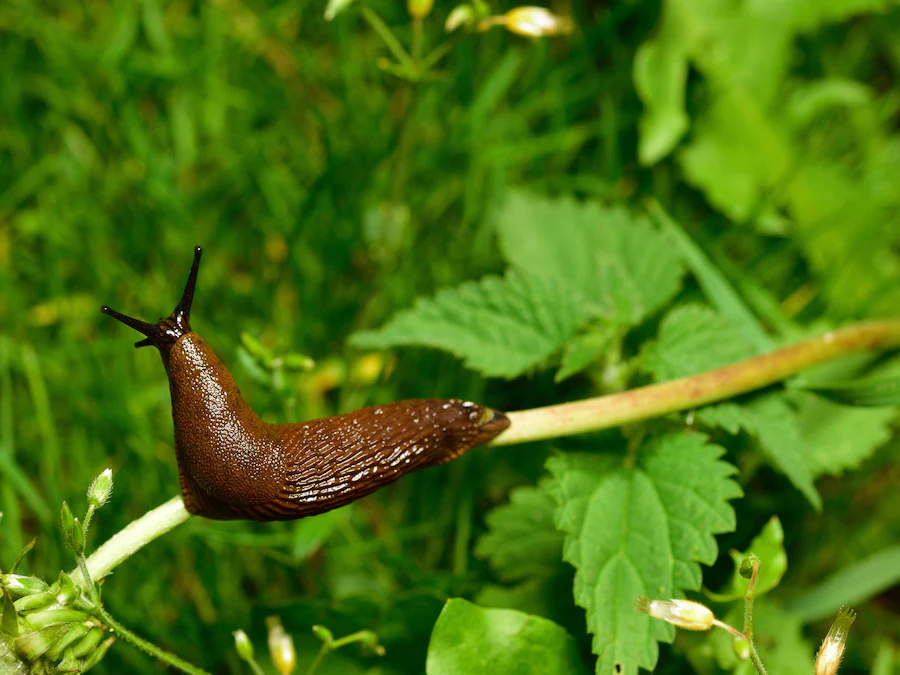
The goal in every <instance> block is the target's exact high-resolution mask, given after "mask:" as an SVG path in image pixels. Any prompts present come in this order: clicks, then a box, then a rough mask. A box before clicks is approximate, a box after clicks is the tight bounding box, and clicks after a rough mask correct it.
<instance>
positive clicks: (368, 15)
mask: <svg viewBox="0 0 900 675" xmlns="http://www.w3.org/2000/svg"><path fill="white" fill-rule="evenodd" d="M359 11H360V13H361V14H362V17H363V18H364V19H365V20H366V21H367V22H368V23H369V25H370V26H371V27H372V30H374V31H375V32H376V33H378V37H380V38H381V39H382V40H383V41H384V44H386V45H387V48H388V49H390V50H391V53H392V54H393V55H394V58H395V59H397V61H398V62H399V63H400V65H402V66H403V67H404V68H406V69H408V70H410V71H415V70H416V65H415V64H414V63H413V60H412V58H410V56H409V54H407V53H406V50H405V49H403V45H401V44H400V41H399V40H398V39H397V36H396V35H394V33H393V32H392V31H391V29H390V28H388V26H387V24H386V23H385V22H384V21H382V20H381V17H380V16H378V15H377V14H376V13H375V12H374V11H373V10H372V9H370V8H369V7H366V6H365V5H363V6H362V7H360V8H359Z"/></svg>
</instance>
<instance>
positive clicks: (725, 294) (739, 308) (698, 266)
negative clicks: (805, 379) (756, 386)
mask: <svg viewBox="0 0 900 675" xmlns="http://www.w3.org/2000/svg"><path fill="white" fill-rule="evenodd" d="M650 207H651V213H652V214H653V217H654V218H655V220H656V222H658V223H659V225H660V227H661V228H662V229H663V232H665V233H666V234H667V235H668V236H669V238H670V239H671V240H672V242H673V243H674V244H675V247H676V248H677V249H678V252H679V254H680V255H681V258H682V259H683V260H684V262H685V264H686V265H687V266H688V269H690V271H691V272H692V273H693V275H694V277H696V279H697V283H699V284H700V288H701V289H703V294H704V295H705V296H706V299H707V300H709V302H710V304H711V305H712V306H713V307H715V308H716V310H717V311H718V312H719V314H721V315H722V316H723V317H725V319H726V320H727V321H728V322H729V323H730V324H731V325H732V326H734V327H735V328H736V329H739V330H740V333H741V335H742V336H743V339H744V340H746V341H747V342H748V343H749V344H752V345H753V347H754V348H755V349H756V350H757V351H761V352H764V351H770V350H771V349H772V348H773V346H774V345H773V342H772V338H770V337H769V336H768V335H767V334H766V332H765V331H764V330H763V328H762V326H761V325H760V323H759V320H758V319H757V318H756V316H755V315H754V314H753V312H752V311H751V310H750V308H749V307H748V306H747V304H746V303H745V302H744V300H743V299H742V298H741V296H740V295H739V294H738V292H737V291H736V290H735V289H734V288H732V286H731V284H730V283H729V282H728V279H726V277H725V275H724V274H723V273H722V271H721V270H720V269H719V268H718V267H716V266H715V265H714V264H713V262H712V261H711V260H710V259H709V257H708V256H707V255H706V253H704V252H703V250H702V249H701V248H700V247H699V246H698V245H697V244H696V243H695V242H694V241H693V240H692V239H691V238H690V237H689V236H688V234H687V232H685V231H684V229H682V228H681V226H679V225H678V223H676V222H675V221H674V220H673V219H672V218H671V217H670V216H669V214H668V213H666V212H665V211H664V210H663V208H662V206H660V205H659V203H658V202H656V201H653V202H651V205H650Z"/></svg>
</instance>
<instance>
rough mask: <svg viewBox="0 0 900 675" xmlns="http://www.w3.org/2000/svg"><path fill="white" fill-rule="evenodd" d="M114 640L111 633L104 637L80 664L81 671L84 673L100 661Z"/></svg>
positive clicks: (114, 637)
mask: <svg viewBox="0 0 900 675" xmlns="http://www.w3.org/2000/svg"><path fill="white" fill-rule="evenodd" d="M115 641H116V636H115V635H113V636H111V637H108V638H106V639H105V640H104V641H103V642H101V643H100V645H99V646H98V647H97V648H96V649H94V651H92V652H91V654H90V656H88V657H87V658H86V659H85V660H84V662H83V663H82V664H81V673H82V675H84V673H86V672H87V671H89V670H90V669H91V668H93V667H94V666H96V665H97V664H98V663H100V661H101V660H102V659H103V657H104V656H106V652H108V651H109V648H110V647H111V646H112V643H113V642H115ZM73 651H74V650H73Z"/></svg>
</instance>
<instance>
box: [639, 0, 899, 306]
mask: <svg viewBox="0 0 900 675" xmlns="http://www.w3.org/2000/svg"><path fill="white" fill-rule="evenodd" d="M897 4H898V3H897V2H896V0H830V1H821V2H820V1H818V0H785V2H773V3H765V4H754V3H727V2H720V1H718V0H697V1H695V2H688V1H687V0H666V1H665V2H664V3H663V10H662V12H661V22H660V25H659V27H658V30H657V33H656V35H655V37H654V38H653V39H651V40H650V41H648V42H646V43H644V44H643V45H642V46H641V47H640V48H639V50H638V53H637V56H636V59H635V64H634V73H633V75H634V80H635V86H636V89H637V92H638V95H639V96H640V97H641V99H642V101H643V103H644V106H645V111H644V115H643V117H642V119H641V122H640V128H639V131H640V142H639V156H640V159H641V161H642V162H644V163H646V164H652V163H655V162H657V161H659V160H660V159H662V158H663V157H664V156H666V155H667V154H668V153H670V152H671V151H672V150H674V149H675V148H676V146H677V144H678V143H679V141H680V140H681V138H682V136H683V135H684V134H685V132H686V130H687V129H688V128H689V127H690V128H691V135H690V141H689V143H688V144H687V145H685V146H683V147H682V149H681V151H680V152H679V155H678V159H679V161H680V163H681V165H682V167H683V170H684V174H685V176H686V178H687V180H688V181H689V182H691V183H693V184H694V185H696V186H697V187H698V188H699V189H701V190H703V192H704V193H705V195H706V197H707V199H708V201H709V202H710V203H711V204H712V205H713V206H714V207H716V208H717V209H719V210H720V211H722V212H723V213H725V214H726V215H728V216H729V217H730V218H731V219H732V220H736V221H749V220H753V221H755V222H756V223H757V224H758V226H759V227H761V228H764V229H767V230H769V231H777V232H779V233H783V232H785V231H786V229H787V228H788V227H789V228H790V229H791V231H793V232H794V233H795V234H796V240H797V242H798V243H799V244H800V246H801V247H802V249H803V250H804V251H805V253H806V255H807V258H808V260H809V262H810V265H811V267H812V269H813V270H814V271H815V272H816V273H818V274H819V276H820V277H821V279H822V291H823V292H824V294H825V295H826V296H827V298H828V300H829V301H830V302H831V303H832V305H833V306H835V307H836V308H839V309H840V310H841V311H842V312H844V313H845V314H850V315H857V314H858V313H859V311H860V308H861V307H866V308H867V311H873V312H882V313H888V312H891V311H893V308H894V307H896V306H897V303H898V302H900V283H898V281H897V280H898V276H897V270H898V268H900V256H898V255H897V249H896V242H897V239H898V233H897V228H896V227H891V226H890V225H887V223H890V222H893V219H894V214H895V213H896V210H897V208H898V207H900V193H898V191H897V190H896V189H890V188H888V187H887V183H888V182H889V180H890V179H889V178H887V177H888V176H890V175H892V174H891V170H890V169H889V168H888V167H891V166H896V165H897V161H898V158H900V138H898V137H897V136H896V134H894V130H893V127H891V126H890V125H887V124H884V123H883V122H881V121H880V120H881V118H879V114H878V112H877V111H878V110H880V109H881V108H882V106H883V105H884V101H883V97H882V99H879V98H878V97H877V96H872V95H870V93H869V92H868V91H867V90H866V88H865V87H863V86H862V85H860V84H859V83H856V82H853V81H852V80H834V79H823V80H820V81H817V80H812V81H807V80H806V77H807V75H806V74H804V75H803V78H804V80H803V81H802V82H801V81H800V79H799V78H795V77H791V73H790V72H789V70H790V68H791V67H792V66H793V64H792V62H791V59H792V56H793V54H794V42H795V41H796V40H797V38H798V37H799V36H801V35H802V34H804V33H807V32H810V31H813V30H816V29H818V28H819V27H820V26H822V25H824V24H826V23H829V22H834V21H842V20H846V19H849V18H850V17H852V16H854V15H857V14H862V13H866V12H876V11H886V10H887V9H888V8H890V7H893V6H896V5H897ZM689 69H693V70H695V71H697V72H698V73H699V77H698V78H697V89H698V91H700V92H702V95H701V96H699V97H698V104H697V105H696V106H695V107H694V110H695V111H696V112H695V117H694V119H693V120H689V119H688V117H687V112H686V104H685V89H686V86H687V75H686V74H687V72H688V71H689ZM841 72H844V71H841ZM843 109H852V110H854V112H856V111H859V112H858V113H857V114H856V115H855V117H854V119H859V120H862V119H866V122H865V123H862V124H858V125H856V126H853V127H852V128H848V127H847V126H846V124H841V126H840V127H839V129H840V131H841V133H833V132H832V133H828V130H829V128H828V127H827V126H826V125H825V124H823V118H824V121H825V122H826V123H827V122H829V117H832V118H833V117H834V116H835V115H836V114H844V110H843ZM825 112H827V113H830V115H829V116H826V115H823V113H825ZM830 122H831V124H836V122H835V121H834V120H833V119H832V120H830ZM892 134H893V135H892ZM851 139H853V140H851ZM851 146H852V147H853V151H848V147H851Z"/></svg>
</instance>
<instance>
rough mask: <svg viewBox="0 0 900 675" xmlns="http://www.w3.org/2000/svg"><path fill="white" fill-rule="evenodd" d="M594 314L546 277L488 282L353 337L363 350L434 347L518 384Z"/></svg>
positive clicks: (426, 302) (448, 292) (439, 297)
mask: <svg viewBox="0 0 900 675" xmlns="http://www.w3.org/2000/svg"><path fill="white" fill-rule="evenodd" d="M588 316H589V313H588V311H587V307H586V304H585V303H584V301H583V300H582V297H581V296H580V295H579V294H578V293H576V292H574V291H573V290H572V289H571V288H568V287H566V286H565V285H564V284H562V283H557V282H556V281H554V280H553V279H551V278H547V277H524V276H522V275H520V274H516V273H515V272H510V273H508V274H507V275H506V276H505V277H503V278H499V277H485V278H484V279H482V280H481V281H479V282H468V283H465V284H462V285H461V286H458V287H456V288H450V289H445V290H442V291H439V292H438V293H437V294H436V295H435V296H434V297H433V298H420V299H419V300H418V301H417V302H416V304H415V306H414V307H413V308H412V309H408V310H403V311H401V312H398V313H397V314H395V315H394V317H393V318H392V319H391V320H390V321H388V322H387V324H385V325H384V326H383V327H382V328H380V329H378V330H373V331H363V332H359V333H355V334H353V335H352V336H351V337H350V344H352V345H353V346H355V347H361V348H364V349H386V348H389V347H396V346H400V345H415V346H423V347H436V348H438V349H444V350H446V351H448V352H451V353H453V354H455V355H457V356H459V357H460V358H462V359H464V360H465V363H466V365H467V366H468V367H469V368H472V369H473V370H477V371H479V372H480V373H482V374H484V375H486V376H489V377H508V378H512V377H516V376H518V375H521V374H522V373H524V372H526V371H528V370H530V369H532V368H536V367H538V366H539V365H541V364H542V363H543V362H544V361H546V360H547V358H548V357H549V356H550V355H551V354H553V353H554V352H555V351H556V350H558V349H559V348H560V347H561V346H562V345H563V344H564V343H565V342H566V341H567V340H569V339H571V338H572V337H573V336H574V335H575V333H576V332H577V331H578V329H579V328H580V327H581V325H582V324H583V323H584V322H585V321H586V320H587V319H588Z"/></svg>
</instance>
